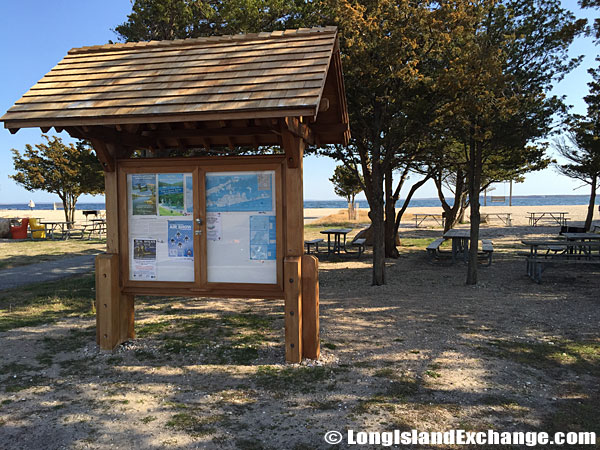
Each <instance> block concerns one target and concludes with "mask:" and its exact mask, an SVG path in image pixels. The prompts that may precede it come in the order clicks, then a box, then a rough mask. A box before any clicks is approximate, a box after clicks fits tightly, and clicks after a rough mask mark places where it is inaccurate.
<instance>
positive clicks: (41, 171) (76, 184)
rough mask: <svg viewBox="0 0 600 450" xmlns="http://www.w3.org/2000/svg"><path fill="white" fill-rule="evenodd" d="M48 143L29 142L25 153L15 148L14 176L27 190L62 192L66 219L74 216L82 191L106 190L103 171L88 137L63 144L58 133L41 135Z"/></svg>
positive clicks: (69, 219)
mask: <svg viewBox="0 0 600 450" xmlns="http://www.w3.org/2000/svg"><path fill="white" fill-rule="evenodd" d="M42 136H43V137H44V139H46V143H41V144H36V145H35V147H32V146H31V145H29V144H27V145H26V146H25V152H24V154H23V155H21V154H20V153H19V151H18V150H16V149H12V152H13V161H14V166H15V171H16V172H17V173H16V174H15V175H11V178H12V179H13V180H15V181H16V182H17V183H19V184H20V185H22V186H23V187H24V188H25V189H27V190H28V191H37V190H43V191H47V192H51V193H53V194H56V195H58V196H59V198H60V199H61V200H62V204H63V208H64V211H65V220H66V221H67V222H73V221H74V220H75V205H76V203H77V198H78V197H79V196H80V195H82V194H93V195H95V194H101V193H103V192H104V172H103V170H102V165H101V164H100V163H99V162H98V159H97V158H96V155H95V154H94V153H93V152H92V149H91V147H90V146H89V145H88V144H87V143H86V142H85V141H78V142H77V143H76V144H75V145H73V144H69V145H65V144H63V142H62V140H61V139H60V138H58V137H56V136H53V137H52V138H49V137H48V136H46V135H42Z"/></svg>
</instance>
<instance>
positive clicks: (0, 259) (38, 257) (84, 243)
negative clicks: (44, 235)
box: [0, 239, 106, 269]
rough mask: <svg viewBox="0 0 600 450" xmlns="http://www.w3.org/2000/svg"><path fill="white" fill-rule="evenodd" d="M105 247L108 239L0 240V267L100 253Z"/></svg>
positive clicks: (5, 267)
mask: <svg viewBox="0 0 600 450" xmlns="http://www.w3.org/2000/svg"><path fill="white" fill-rule="evenodd" d="M105 249H106V240H90V241H88V240H80V239H69V240H66V241H63V240H56V241H50V240H48V241H30V240H24V241H4V242H0V269H9V268H11V267H16V266H23V265H27V264H34V263H39V262H43V261H51V260H55V259H59V258H62V257H64V256H75V255H86V254H90V253H98V252H102V251H104V250H105Z"/></svg>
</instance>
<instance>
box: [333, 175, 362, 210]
mask: <svg viewBox="0 0 600 450" xmlns="http://www.w3.org/2000/svg"><path fill="white" fill-rule="evenodd" d="M329 181H331V182H332V183H333V190H334V192H335V194H336V195H338V196H340V197H343V198H345V199H346V200H347V201H348V204H349V207H348V218H349V219H352V218H353V217H354V214H353V213H354V198H355V197H356V195H357V194H359V193H361V192H362V190H363V189H362V184H363V183H362V180H361V177H360V175H357V173H356V172H354V170H352V169H351V168H349V167H347V166H344V165H340V166H337V167H336V168H335V171H334V172H333V176H332V177H331V178H330V179H329Z"/></svg>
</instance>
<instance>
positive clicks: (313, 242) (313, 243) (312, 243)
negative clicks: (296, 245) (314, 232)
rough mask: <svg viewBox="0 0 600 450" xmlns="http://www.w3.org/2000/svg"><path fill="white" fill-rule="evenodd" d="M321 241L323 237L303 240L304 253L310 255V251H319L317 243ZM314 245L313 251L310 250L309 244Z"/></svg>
mask: <svg viewBox="0 0 600 450" xmlns="http://www.w3.org/2000/svg"><path fill="white" fill-rule="evenodd" d="M321 242H323V239H313V240H311V241H304V245H305V246H306V254H307V255H310V254H312V253H319V244H320V243H321ZM311 245H314V246H315V251H314V252H311V251H310V246H311Z"/></svg>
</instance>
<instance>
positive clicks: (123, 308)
mask: <svg viewBox="0 0 600 450" xmlns="http://www.w3.org/2000/svg"><path fill="white" fill-rule="evenodd" d="M119 295H120V299H119V306H120V308H119V343H123V342H126V341H128V340H129V339H134V338H135V319H134V310H135V306H134V304H135V296H134V295H133V294H123V293H119Z"/></svg>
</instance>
